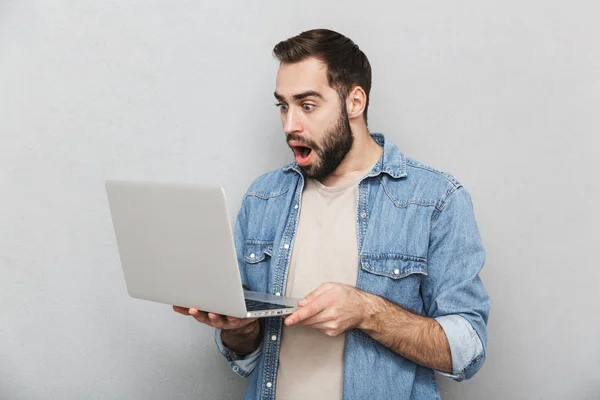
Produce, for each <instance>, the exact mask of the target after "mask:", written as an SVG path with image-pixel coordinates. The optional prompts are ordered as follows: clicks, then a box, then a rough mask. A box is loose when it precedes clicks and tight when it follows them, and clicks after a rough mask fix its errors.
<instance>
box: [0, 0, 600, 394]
mask: <svg viewBox="0 0 600 400" xmlns="http://www.w3.org/2000/svg"><path fill="white" fill-rule="evenodd" d="M598 8H599V6H598V5H597V3H595V2H592V1H589V2H582V1H573V2H568V3H567V2H559V1H555V0H549V1H544V2H542V1H518V2H517V1H502V2H500V1H492V2H483V1H475V0H470V1H469V0H464V1H453V2H442V1H438V2H433V1H427V0H426V1H419V2H408V1H396V2H391V1H390V2H378V1H369V2H362V1H346V2H334V1H313V0H307V1H303V2H283V1H230V2H203V1H196V2H190V1H166V0H146V1H140V0H131V1H119V2H117V1H91V0H80V1H66V0H56V1H52V2H47V1H41V0H22V1H10V0H8V1H7V0H4V1H0V399H3V400H4V399H10V400H13V399H28V400H29V399H31V400H37V399H64V400H67V399H90V400H91V399H191V398H198V399H236V398H241V396H242V393H243V391H244V385H245V381H244V380H243V379H242V378H239V377H237V376H236V375H235V374H234V373H233V372H231V371H230V370H229V369H228V368H227V366H226V365H225V363H224V362H223V360H222V359H221V357H220V356H219V355H218V353H217V351H216V349H215V348H214V345H213V338H212V332H211V330H210V329H208V328H206V327H204V326H201V325H200V324H198V323H196V322H195V321H193V320H191V319H186V318H183V317H181V316H179V315H176V314H175V313H173V312H172V311H171V310H170V308H169V307H168V306H163V305H160V304H154V303H150V302H144V301H139V300H133V299H131V298H129V297H128V296H127V293H126V291H125V286H124V282H123V275H122V272H121V267H120V264H119V260H118V255H117V249H116V244H115V239H114V234H113V231H112V225H111V221H110V216H109V211H108V206H107V202H106V197H105V193H104V186H103V183H104V180H105V179H143V180H160V181H182V182H206V183H218V184H222V185H223V186H224V187H225V189H226V191H227V193H228V196H229V200H228V201H229V203H230V204H229V205H230V206H231V207H232V208H233V209H237V208H238V207H239V204H240V201H241V197H242V195H243V193H244V191H245V189H246V188H247V186H248V185H249V184H250V182H251V181H252V180H253V178H255V177H256V176H257V175H259V174H261V173H263V172H265V171H267V170H270V169H273V168H276V167H278V166H279V165H281V164H283V163H285V162H288V161H289V160H290V159H291V152H290V151H289V150H288V149H287V147H286V145H285V142H284V136H283V133H282V130H281V126H280V123H279V119H278V113H277V110H276V109H275V107H273V98H272V92H273V90H274V86H275V73H276V70H277V63H276V61H275V60H274V59H273V58H272V56H271V49H272V47H273V45H274V44H275V43H277V42H278V41H279V40H282V39H285V38H287V37H289V36H292V35H295V34H297V33H299V32H301V31H303V30H307V29H311V28H315V27H327V28H330V29H334V30H338V31H340V32H342V33H344V34H346V35H348V36H349V37H351V38H352V39H353V40H355V41H356V42H357V43H358V44H359V45H360V46H361V48H362V49H363V50H364V51H365V52H366V54H367V55H368V56H369V59H370V61H371V64H372V66H373V71H374V79H373V90H372V97H371V108H370V111H369V121H370V128H371V130H372V131H375V132H384V133H385V134H387V135H388V137H389V138H390V139H391V140H393V141H394V142H396V143H397V144H398V145H399V146H400V147H401V149H402V150H403V151H404V152H405V153H407V154H408V155H410V156H412V157H414V158H416V159H418V160H420V161H421V162H423V163H425V164H428V165H431V166H433V167H435V168H437V169H440V170H443V171H446V172H450V173H452V174H453V175H455V176H456V177H458V178H459V180H460V181H461V182H462V183H463V184H464V185H465V187H466V188H467V189H468V190H469V192H470V193H471V195H472V197H473V201H474V204H475V212H476V216H477V219H478V222H479V225H480V229H481V232H482V236H483V240H484V244H485V246H486V249H487V255H488V257H487V265H486V267H485V268H484V272H483V278H484V281H485V283H486V286H487V288H488V290H489V292H490V294H491V296H492V299H493V309H492V314H491V317H490V322H489V344H488V361H487V363H486V365H485V366H484V367H483V369H482V370H481V371H480V373H479V374H478V375H477V376H476V377H475V378H474V379H473V380H471V381H467V382H463V383H460V384H457V383H454V382H452V381H448V380H446V379H445V378H440V385H441V388H442V392H443V394H444V398H445V399H473V400H475V399H489V400H492V399H493V400H496V399H497V400H504V399H598V398H600V379H598V370H600V346H599V345H598V338H599V337H600V335H599V334H600V320H599V319H598V318H597V317H596V315H595V312H596V308H597V306H598V304H600V295H599V291H598V283H597V282H598V281H599V280H600V269H599V268H598V265H599V263H598V257H597V253H596V251H598V246H599V245H600V243H599V242H600V240H599V238H600V235H599V234H598V228H597V227H598V226H599V225H600V218H599V215H598V213H599V211H598V210H599V208H598V203H599V202H600V189H599V188H600V185H599V184H598V178H597V174H598V171H600V165H599V164H600V162H599V158H598V156H597V154H598V148H599V143H598V142H599V141H598V132H599V131H600V123H599V122H600V113H599V112H598V111H599V109H600V46H598V43H597V38H598V37H600V25H598V24H597V15H598Z"/></svg>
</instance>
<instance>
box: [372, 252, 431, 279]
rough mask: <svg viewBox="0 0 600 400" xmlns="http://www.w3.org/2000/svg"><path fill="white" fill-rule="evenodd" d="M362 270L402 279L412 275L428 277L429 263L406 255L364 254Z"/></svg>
mask: <svg viewBox="0 0 600 400" xmlns="http://www.w3.org/2000/svg"><path fill="white" fill-rule="evenodd" d="M360 264H361V268H362V269H363V270H364V271H367V272H370V273H372V274H375V275H381V276H387V277H388V278H392V279H401V278H404V277H406V276H408V275H411V274H423V275H427V261H426V260H425V259H424V258H421V257H413V256H406V255H404V254H362V255H361V256H360Z"/></svg>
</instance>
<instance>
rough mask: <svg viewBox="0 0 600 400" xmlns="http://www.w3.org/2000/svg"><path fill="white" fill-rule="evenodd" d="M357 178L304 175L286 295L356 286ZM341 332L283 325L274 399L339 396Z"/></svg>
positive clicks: (303, 294) (294, 295) (359, 179)
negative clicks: (327, 180) (337, 182)
mask: <svg viewBox="0 0 600 400" xmlns="http://www.w3.org/2000/svg"><path fill="white" fill-rule="evenodd" d="M371 169H372V168H369V169H368V170H366V171H365V173H364V174H363V175H362V176H360V177H359V178H358V179H355V180H353V181H351V182H347V183H345V184H342V185H341V186H335V187H326V186H323V185H322V184H321V183H320V182H319V181H317V180H314V179H308V180H307V181H306V184H305V187H304V190H303V192H302V209H301V211H300V218H299V221H298V230H297V233H296V239H295V241H294V249H293V250H292V257H291V261H290V267H289V272H288V278H287V284H286V292H285V295H286V296H290V297H297V298H302V297H304V296H306V295H307V294H309V293H310V292H312V291H313V290H315V289H316V288H317V287H319V285H321V284H322V283H324V282H340V283H345V284H348V285H352V286H355V285H356V275H357V273H358V246H357V236H356V201H357V198H356V196H357V188H358V186H357V185H358V182H360V181H361V180H362V178H363V177H364V176H366V175H367V174H368V173H369V172H370V171H371ZM344 344H345V337H344V335H343V334H342V335H339V336H336V337H330V336H327V335H325V334H324V333H323V332H321V331H320V330H318V329H315V328H309V327H305V326H303V325H294V326H291V327H287V326H285V325H284V327H283V331H282V335H281V348H280V352H279V367H278V372H277V381H276V396H275V398H276V399H277V400H292V399H293V400H296V399H298V400H306V399H341V398H342V382H343V372H344Z"/></svg>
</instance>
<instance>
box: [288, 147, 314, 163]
mask: <svg viewBox="0 0 600 400" xmlns="http://www.w3.org/2000/svg"><path fill="white" fill-rule="evenodd" d="M291 147H292V150H293V152H294V155H295V156H296V162H297V163H298V165H300V166H304V165H306V164H307V163H308V161H309V160H310V156H311V155H312V152H313V151H312V149H311V148H310V147H307V146H291Z"/></svg>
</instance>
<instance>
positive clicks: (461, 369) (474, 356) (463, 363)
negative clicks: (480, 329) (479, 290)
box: [435, 315, 483, 380]
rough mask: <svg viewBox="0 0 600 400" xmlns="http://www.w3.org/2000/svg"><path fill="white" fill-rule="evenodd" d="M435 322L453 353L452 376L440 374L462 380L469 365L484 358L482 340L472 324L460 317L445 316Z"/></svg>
mask: <svg viewBox="0 0 600 400" xmlns="http://www.w3.org/2000/svg"><path fill="white" fill-rule="evenodd" d="M435 320H436V321H437V322H438V323H439V324H440V325H441V327H442V329H443V330H444V333H445V334H446V338H447V339H448V343H449V344H450V352H451V353H452V374H446V373H443V372H439V371H438V372H439V373H440V374H442V375H444V376H446V377H449V378H452V379H454V380H461V379H460V378H461V376H463V375H464V374H465V371H466V369H467V368H468V367H469V365H470V364H471V363H472V362H473V361H475V362H478V361H480V359H481V358H482V357H483V345H482V344H481V339H479V336H478V335H477V332H475V329H473V327H472V326H471V324H470V323H469V322H468V321H467V320H466V319H464V318H463V317H461V316H460V315H445V316H442V317H438V318H435Z"/></svg>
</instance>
